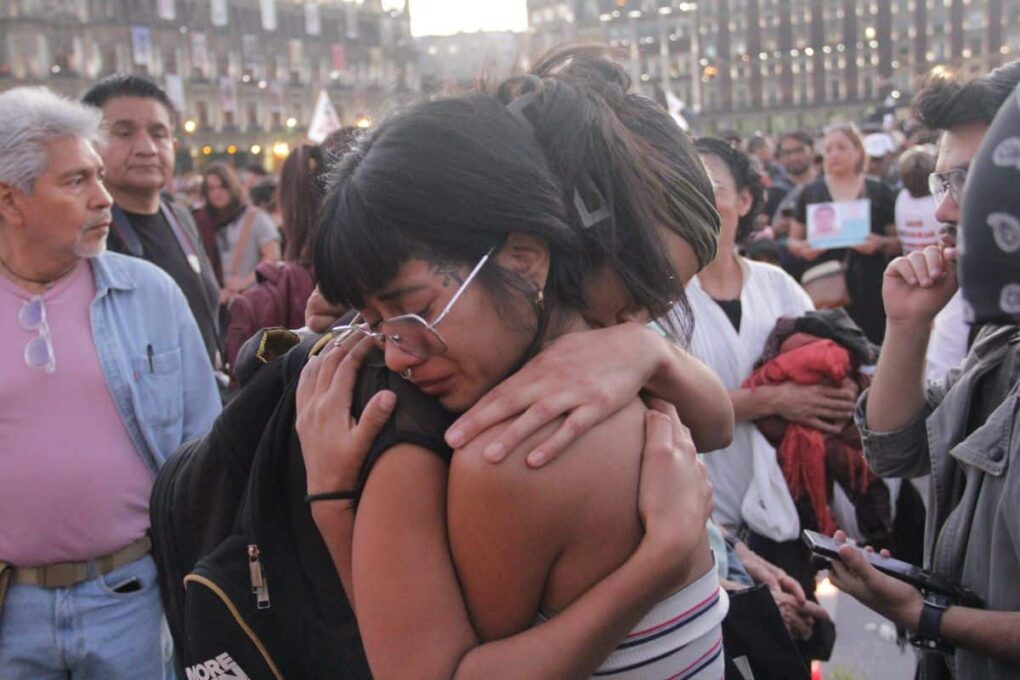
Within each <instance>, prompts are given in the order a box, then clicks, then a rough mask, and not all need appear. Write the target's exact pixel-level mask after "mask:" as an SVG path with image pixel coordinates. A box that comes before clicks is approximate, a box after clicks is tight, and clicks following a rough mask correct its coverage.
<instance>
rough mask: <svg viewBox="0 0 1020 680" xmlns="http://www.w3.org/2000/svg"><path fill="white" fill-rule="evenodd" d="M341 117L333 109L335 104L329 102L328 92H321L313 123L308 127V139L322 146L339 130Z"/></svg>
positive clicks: (313, 113)
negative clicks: (327, 138)
mask: <svg viewBox="0 0 1020 680" xmlns="http://www.w3.org/2000/svg"><path fill="white" fill-rule="evenodd" d="M341 127H342V126H341V125H340V116H338V115H337V113H336V109H334V108H333V102H331V101H330V100H329V95H328V94H327V93H326V90H319V98H318V100H316V102H315V111H313V112H312V122H311V124H309V126H308V139H310V140H312V141H313V142H315V143H316V144H322V142H323V141H325V139H326V137H329V136H330V135H331V134H333V133H334V132H336V131H337V130H339V129H340V128H341Z"/></svg>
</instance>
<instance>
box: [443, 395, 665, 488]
mask: <svg viewBox="0 0 1020 680" xmlns="http://www.w3.org/2000/svg"><path fill="white" fill-rule="evenodd" d="M646 410H647V408H646V407H645V405H644V403H643V402H642V401H641V400H640V399H637V398H635V399H634V400H632V401H631V402H630V403H629V404H627V405H626V406H624V407H623V408H622V409H620V410H619V411H617V412H616V413H615V414H613V415H612V416H610V417H609V418H607V419H606V420H604V421H603V422H601V423H599V424H598V425H596V426H594V427H592V428H591V429H590V430H589V431H588V432H586V433H585V434H583V435H581V436H580V437H578V438H577V439H576V440H575V441H574V442H573V443H572V444H571V445H570V446H568V447H567V448H566V449H565V450H564V451H563V452H562V453H560V455H559V456H558V457H557V458H556V460H554V461H553V462H552V463H549V464H548V465H546V466H544V467H542V468H541V469H539V470H533V469H531V468H529V467H528V466H527V463H526V462H525V457H526V455H527V453H528V452H529V451H531V450H532V448H533V447H534V446H535V444H537V443H538V442H540V441H542V440H543V439H544V438H546V437H548V436H549V435H550V434H552V432H553V431H554V430H555V429H556V427H558V426H559V425H560V424H561V423H562V419H558V420H556V421H554V422H552V423H550V424H548V425H546V426H545V427H543V428H542V429H541V430H539V431H538V432H536V433H535V434H534V435H532V436H531V437H529V438H528V439H527V440H525V441H524V443H522V444H521V445H520V446H519V447H517V449H515V450H514V451H513V452H512V453H511V454H510V455H509V456H508V457H507V458H506V460H504V461H503V462H502V463H500V464H498V465H494V464H492V463H489V462H488V461H487V460H485V458H484V457H483V455H482V452H483V451H484V450H485V447H486V446H487V445H488V443H489V442H490V441H492V440H493V439H495V438H496V437H497V436H498V435H499V434H500V433H501V432H502V431H504V430H505V429H506V428H507V427H509V426H510V425H511V423H512V421H505V422H503V423H500V424H498V425H495V426H493V427H492V428H490V429H489V430H488V431H487V432H485V433H483V434H482V435H480V436H479V437H476V438H475V439H474V440H473V441H471V442H470V443H469V444H468V445H467V446H466V447H464V448H462V449H458V450H457V451H456V452H455V453H454V455H453V461H452V463H451V468H450V480H451V482H450V483H451V485H453V484H454V483H457V482H459V483H467V484H471V485H483V486H485V487H486V489H487V490H488V491H490V492H494V491H499V490H504V491H514V492H515V493H524V494H528V495H530V494H536V495H542V494H545V493H547V492H549V491H550V490H554V491H555V490H562V488H563V485H564V483H565V482H568V481H569V482H583V481H585V480H590V479H593V478H604V477H606V476H607V473H610V474H611V471H613V470H620V469H621V468H624V469H626V468H629V467H631V466H633V465H639V464H640V455H641V450H642V448H643V445H644V413H645V411H646Z"/></svg>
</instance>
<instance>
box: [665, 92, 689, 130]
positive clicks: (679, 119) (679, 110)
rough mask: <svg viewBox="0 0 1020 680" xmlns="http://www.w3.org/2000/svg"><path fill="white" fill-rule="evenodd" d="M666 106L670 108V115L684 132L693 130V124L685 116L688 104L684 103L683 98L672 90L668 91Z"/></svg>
mask: <svg viewBox="0 0 1020 680" xmlns="http://www.w3.org/2000/svg"><path fill="white" fill-rule="evenodd" d="M666 108H667V109H668V110H669V115H670V116H671V117H672V118H673V120H675V121H676V124H677V125H679V126H680V129H681V130H683V131H684V132H690V131H691V125H690V123H688V122H687V119H686V118H684V113H683V112H684V111H686V110H687V106H686V105H684V102H683V100H682V99H680V98H679V97H677V96H676V95H675V94H673V93H672V92H670V91H668V90H667V91H666Z"/></svg>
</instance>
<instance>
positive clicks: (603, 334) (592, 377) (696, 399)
mask: <svg viewBox="0 0 1020 680" xmlns="http://www.w3.org/2000/svg"><path fill="white" fill-rule="evenodd" d="M644 389H647V390H648V391H649V392H651V393H652V394H653V395H655V396H657V397H659V398H661V399H663V400H664V401H668V402H669V403H671V404H673V405H674V406H676V409H677V412H678V414H679V416H680V419H681V420H682V421H683V422H684V424H685V425H687V426H688V427H690V428H691V434H692V436H693V437H694V443H695V445H696V446H697V447H698V450H699V451H714V450H716V449H719V448H723V447H725V446H727V445H728V444H729V443H730V441H731V440H732V439H733V409H732V406H731V405H730V401H729V399H728V398H727V394H726V389H725V388H724V387H723V385H722V383H721V382H719V379H718V378H717V377H716V376H715V374H713V373H712V371H711V370H709V369H708V367H706V366H705V365H704V364H702V363H701V362H699V361H698V360H697V359H695V358H693V357H692V356H691V355H690V354H688V353H687V352H685V351H683V350H682V349H680V348H678V347H676V346H675V345H674V344H673V343H671V342H670V341H669V340H667V339H666V338H664V337H662V336H661V335H659V334H658V333H656V332H655V331H654V330H652V329H650V328H648V327H646V326H642V325H640V324H637V323H633V322H630V323H624V324H619V325H617V326H610V327H608V328H600V329H597V330H590V331H582V332H578V333H570V334H568V335H565V336H563V337H561V338H559V339H557V340H556V341H555V342H553V343H552V344H551V345H549V346H548V347H546V348H545V349H543V350H542V352H541V353H540V354H539V355H538V356H536V357H535V358H534V359H532V360H531V361H529V362H528V363H527V364H525V366H524V367H523V368H522V369H521V370H519V371H518V372H517V373H515V374H514V375H512V376H510V377H509V378H507V379H506V380H504V381H503V382H502V383H500V384H499V385H498V386H496V387H495V388H494V389H492V390H490V391H489V393H488V394H486V395H485V396H484V397H483V398H482V399H481V400H480V401H479V402H478V403H477V404H475V406H473V407H472V408H471V410H469V411H468V412H467V413H466V414H464V415H463V416H461V417H460V418H459V419H458V420H457V422H455V423H454V424H453V426H451V428H450V429H449V430H448V431H447V434H446V440H447V442H448V443H449V444H450V445H451V446H453V447H455V448H456V447H463V446H465V445H466V444H467V443H468V442H470V441H472V440H473V439H474V438H475V437H477V436H478V435H479V434H481V433H482V432H485V431H486V430H488V429H489V428H490V427H492V426H493V425H496V424H497V423H502V422H504V421H506V420H509V419H511V418H515V417H516V418H515V420H514V423H513V424H512V425H511V426H510V427H508V428H506V429H505V430H504V431H503V432H502V433H501V434H500V435H499V437H497V438H496V439H495V440H494V441H493V442H492V443H491V444H490V446H489V447H488V448H487V449H486V451H485V456H486V458H487V459H489V460H490V461H492V462H499V461H501V460H503V459H504V458H505V457H506V455H507V454H508V453H509V452H510V451H512V450H514V449H515V448H516V447H517V446H519V445H520V444H521V442H523V441H524V440H525V439H527V438H528V437H530V436H531V435H532V434H534V433H535V432H537V431H538V430H539V429H541V428H542V427H544V426H545V425H546V424H548V423H550V422H552V421H553V420H555V419H556V418H558V417H560V416H566V418H565V420H564V421H563V422H562V423H561V424H560V425H559V427H558V428H557V429H556V430H555V431H554V432H553V434H552V435H551V436H549V437H548V438H546V439H544V440H543V441H541V442H540V443H539V444H538V446H537V447H536V448H535V449H534V450H533V451H531V452H530V453H529V455H528V458H527V461H528V464H529V465H531V466H534V467H538V466H540V465H543V464H544V463H547V462H548V461H550V460H552V459H553V458H555V457H556V456H557V455H558V454H559V453H560V452H561V451H563V450H564V449H565V448H566V447H567V446H568V445H569V444H570V443H571V442H573V441H574V440H575V439H577V438H578V437H579V436H581V435H582V434H584V433H585V432H587V431H588V430H589V429H591V427H592V426H594V425H596V424H598V423H600V422H602V421H604V420H605V419H606V418H608V417H609V416H611V415H612V414H614V413H616V412H617V411H618V410H620V408H622V407H623V405H624V404H627V403H628V402H629V401H630V400H631V399H633V398H634V396H635V395H637V394H638V393H639V392H640V391H641V390H644Z"/></svg>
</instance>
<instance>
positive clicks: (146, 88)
mask: <svg viewBox="0 0 1020 680" xmlns="http://www.w3.org/2000/svg"><path fill="white" fill-rule="evenodd" d="M117 97H140V98H142V99H155V100H156V101H158V102H159V103H160V104H162V105H163V106H164V107H166V110H167V113H168V114H169V115H170V122H171V123H172V124H174V125H176V124H177V111H176V109H174V105H173V102H171V101H170V97H168V96H167V93H166V91H164V90H163V88H161V87H160V86H159V85H157V84H156V82H155V81H153V80H151V79H150V78H146V77H145V76H139V75H135V74H133V73H114V74H113V75H110V76H106V77H105V78H103V79H102V80H100V81H99V82H98V83H96V84H95V85H93V86H92V87H90V88H89V89H88V91H87V92H86V93H85V94H84V95H83V96H82V98H81V101H82V103H83V104H88V105H89V106H94V107H96V108H97V109H101V108H103V107H104V106H106V102H108V101H110V100H111V99H116V98H117Z"/></svg>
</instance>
